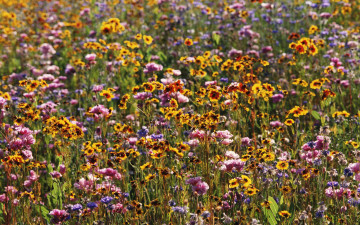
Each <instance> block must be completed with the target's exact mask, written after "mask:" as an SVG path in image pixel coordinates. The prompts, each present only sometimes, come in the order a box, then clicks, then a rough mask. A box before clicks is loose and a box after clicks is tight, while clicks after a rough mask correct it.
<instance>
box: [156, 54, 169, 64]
mask: <svg viewBox="0 0 360 225" xmlns="http://www.w3.org/2000/svg"><path fill="white" fill-rule="evenodd" d="M157 55H158V56H159V57H160V59H161V61H163V62H166V60H167V56H166V55H165V54H164V53H163V52H158V54H157Z"/></svg>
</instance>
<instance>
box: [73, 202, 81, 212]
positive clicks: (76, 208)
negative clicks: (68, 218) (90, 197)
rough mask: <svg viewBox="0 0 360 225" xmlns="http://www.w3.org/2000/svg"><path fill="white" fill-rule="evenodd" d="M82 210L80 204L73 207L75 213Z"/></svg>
mask: <svg viewBox="0 0 360 225" xmlns="http://www.w3.org/2000/svg"><path fill="white" fill-rule="evenodd" d="M82 208H83V207H82V205H80V204H75V205H73V207H72V210H73V211H77V210H81V209H82Z"/></svg>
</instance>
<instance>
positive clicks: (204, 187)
mask: <svg viewBox="0 0 360 225" xmlns="http://www.w3.org/2000/svg"><path fill="white" fill-rule="evenodd" d="M192 190H193V192H196V193H198V194H199V195H204V194H206V192H207V191H208V190H209V185H208V184H207V183H206V182H204V181H200V182H198V183H197V184H196V185H195V186H192Z"/></svg>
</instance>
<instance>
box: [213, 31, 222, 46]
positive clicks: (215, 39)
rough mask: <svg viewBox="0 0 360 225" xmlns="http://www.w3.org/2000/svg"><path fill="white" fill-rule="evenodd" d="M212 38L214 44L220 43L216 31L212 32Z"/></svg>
mask: <svg viewBox="0 0 360 225" xmlns="http://www.w3.org/2000/svg"><path fill="white" fill-rule="evenodd" d="M212 38H213V40H214V41H215V43H216V45H219V43H220V35H218V34H216V33H213V35H212Z"/></svg>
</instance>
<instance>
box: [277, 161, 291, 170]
mask: <svg viewBox="0 0 360 225" xmlns="http://www.w3.org/2000/svg"><path fill="white" fill-rule="evenodd" d="M276 168H277V169H279V170H287V169H288V168H289V163H287V162H286V161H279V162H278V163H277V164H276Z"/></svg>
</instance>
